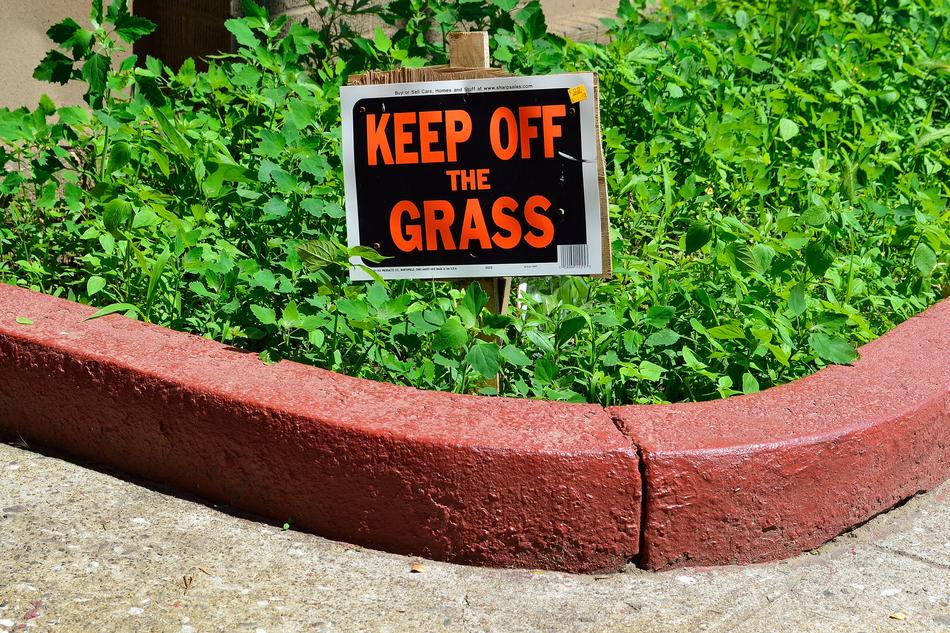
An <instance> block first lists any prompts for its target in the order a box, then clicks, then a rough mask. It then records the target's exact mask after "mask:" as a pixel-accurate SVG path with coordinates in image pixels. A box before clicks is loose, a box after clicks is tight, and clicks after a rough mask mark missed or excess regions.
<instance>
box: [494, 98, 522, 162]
mask: <svg viewBox="0 0 950 633" xmlns="http://www.w3.org/2000/svg"><path fill="white" fill-rule="evenodd" d="M502 121H504V122H505V127H506V129H507V136H508V143H507V144H504V145H503V144H502V140H501V123H502ZM488 135H489V137H490V138H491V148H492V150H493V151H494V152H495V156H497V157H498V158H500V159H501V160H509V159H510V158H512V157H513V156H514V155H515V152H517V151H518V124H517V123H516V122H515V115H514V113H513V112H512V111H511V110H510V109H508V108H498V109H497V110H495V111H494V112H493V113H492V115H491V123H490V124H489V132H488Z"/></svg>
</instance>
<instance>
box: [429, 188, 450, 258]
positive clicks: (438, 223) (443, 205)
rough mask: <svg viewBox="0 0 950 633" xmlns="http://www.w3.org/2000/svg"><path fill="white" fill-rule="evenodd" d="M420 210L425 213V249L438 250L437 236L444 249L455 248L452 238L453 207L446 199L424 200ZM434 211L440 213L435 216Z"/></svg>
mask: <svg viewBox="0 0 950 633" xmlns="http://www.w3.org/2000/svg"><path fill="white" fill-rule="evenodd" d="M422 212H423V213H424V214H425V225H426V250H427V251H437V250H439V240H438V238H439V236H441V237H442V244H444V245H445V250H447V251H454V250H455V240H453V239H452V223H453V222H455V209H453V208H452V204H451V203H450V202H449V201H448V200H426V201H425V202H423V203H422ZM436 212H439V213H440V214H441V215H440V216H439V217H436V215H435V214H436Z"/></svg>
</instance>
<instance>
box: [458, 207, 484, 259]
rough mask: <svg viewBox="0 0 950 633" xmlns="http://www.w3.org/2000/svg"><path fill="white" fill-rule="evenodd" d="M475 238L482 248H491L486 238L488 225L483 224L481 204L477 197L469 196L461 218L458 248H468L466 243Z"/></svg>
mask: <svg viewBox="0 0 950 633" xmlns="http://www.w3.org/2000/svg"><path fill="white" fill-rule="evenodd" d="M472 240H476V241H477V242H478V245H479V246H481V247H482V248H484V249H489V248H491V240H490V239H489V238H488V227H487V226H485V216H484V215H483V214H482V205H481V204H479V202H478V198H469V199H468V201H467V202H466V203H465V217H464V218H462V236H461V237H460V238H459V249H461V250H465V249H467V248H468V243H469V242H470V241H472Z"/></svg>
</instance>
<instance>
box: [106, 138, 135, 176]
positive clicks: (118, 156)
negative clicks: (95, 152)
mask: <svg viewBox="0 0 950 633" xmlns="http://www.w3.org/2000/svg"><path fill="white" fill-rule="evenodd" d="M131 160H132V149H131V148H130V147H129V144H128V143H126V142H124V141H119V142H117V143H115V144H114V145H113V146H112V149H111V150H110V151H109V165H108V167H106V171H107V172H109V173H110V174H111V173H114V172H117V171H119V170H120V169H122V168H123V167H125V166H126V165H128V164H129V162H131Z"/></svg>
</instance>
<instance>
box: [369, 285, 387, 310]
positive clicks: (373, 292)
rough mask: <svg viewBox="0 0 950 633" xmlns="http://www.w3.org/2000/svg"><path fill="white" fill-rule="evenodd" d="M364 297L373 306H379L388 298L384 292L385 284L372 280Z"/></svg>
mask: <svg viewBox="0 0 950 633" xmlns="http://www.w3.org/2000/svg"><path fill="white" fill-rule="evenodd" d="M366 299H367V300H368V301H369V304H370V305H371V306H373V307H374V308H376V309H379V308H381V307H382V306H383V305H384V304H385V303H386V302H387V301H388V300H389V295H388V293H387V292H386V286H384V285H383V284H381V283H379V282H378V281H374V282H373V283H372V284H371V285H370V287H369V288H368V289H367V290H366Z"/></svg>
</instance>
